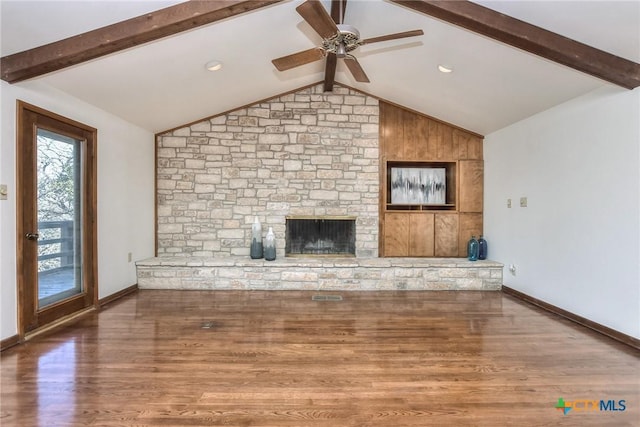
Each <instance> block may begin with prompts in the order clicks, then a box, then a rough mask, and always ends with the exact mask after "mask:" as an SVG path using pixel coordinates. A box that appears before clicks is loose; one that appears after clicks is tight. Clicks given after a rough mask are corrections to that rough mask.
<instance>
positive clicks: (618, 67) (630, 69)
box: [391, 0, 640, 89]
mask: <svg viewBox="0 0 640 427" xmlns="http://www.w3.org/2000/svg"><path fill="white" fill-rule="evenodd" d="M391 2H393V3H396V4H399V5H402V6H405V7H407V8H409V9H412V10H415V11H417V12H420V13H423V14H425V15H428V16H431V17H434V18H437V19H440V20H442V21H445V22H448V23H450V24H454V25H457V26H459V27H462V28H465V29H467V30H470V31H473V32H475V33H478V34H481V35H483V36H486V37H490V38H492V39H495V40H497V41H500V42H502V43H505V44H508V45H510V46H513V47H517V48H519V49H522V50H525V51H527V52H529V53H532V54H534V55H537V56H540V57H542V58H546V59H549V60H551V61H554V62H557V63H559V64H562V65H565V66H567V67H570V68H573V69H574V70H578V71H581V72H583V73H586V74H589V75H591V76H594V77H597V78H599V79H602V80H606V81H608V82H610V83H613V84H615V85H618V86H622V87H624V88H627V89H633V88H636V87H638V86H640V64H638V63H636V62H633V61H630V60H628V59H625V58H621V57H619V56H616V55H613V54H610V53H608V52H605V51H602V50H600V49H596V48H594V47H592V46H588V45H586V44H584V43H580V42H578V41H575V40H572V39H570V38H567V37H564V36H561V35H559V34H556V33H554V32H551V31H548V30H545V29H543V28H540V27H537V26H535V25H532V24H529V23H527V22H524V21H521V20H519V19H516V18H513V17H510V16H508V15H504V14H502V13H500V12H496V11H495V10H492V9H489V8H487V7H484V6H481V5H479V4H476V3H472V2H470V1H447V0H444V1H437V0H435V1H434V0H391Z"/></svg>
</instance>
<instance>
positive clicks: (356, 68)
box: [344, 56, 369, 83]
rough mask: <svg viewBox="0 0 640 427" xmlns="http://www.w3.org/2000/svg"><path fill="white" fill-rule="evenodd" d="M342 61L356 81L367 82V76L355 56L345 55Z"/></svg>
mask: <svg viewBox="0 0 640 427" xmlns="http://www.w3.org/2000/svg"><path fill="white" fill-rule="evenodd" d="M344 62H345V64H347V68H348V69H349V71H351V74H353V77H354V78H355V79H356V81H357V82H363V83H369V77H367V75H366V74H365V72H364V70H363V69H362V66H361V65H360V63H359V62H358V60H357V59H356V58H354V57H353V56H347V57H346V58H344Z"/></svg>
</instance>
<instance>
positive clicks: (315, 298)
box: [311, 295, 342, 301]
mask: <svg viewBox="0 0 640 427" xmlns="http://www.w3.org/2000/svg"><path fill="white" fill-rule="evenodd" d="M311 300H312V301H342V295H314V296H312V297H311Z"/></svg>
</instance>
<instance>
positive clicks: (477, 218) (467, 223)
mask: <svg viewBox="0 0 640 427" xmlns="http://www.w3.org/2000/svg"><path fill="white" fill-rule="evenodd" d="M459 229H460V233H459V234H458V256H461V257H466V256H467V243H468V242H469V239H470V238H471V236H476V239H477V238H479V237H480V235H481V234H482V214H480V213H461V214H460V218H459Z"/></svg>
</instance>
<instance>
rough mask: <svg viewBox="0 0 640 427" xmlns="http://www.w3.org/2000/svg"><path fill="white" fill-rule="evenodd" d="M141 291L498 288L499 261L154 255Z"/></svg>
mask: <svg viewBox="0 0 640 427" xmlns="http://www.w3.org/2000/svg"><path fill="white" fill-rule="evenodd" d="M137 268H138V287H139V288H140V289H214V290H220V289H238V290H253V289H262V290H289V289H303V290H305V289H306V290H347V291H356V290H357V291H396V290H408V291H409V290H410V291H423V290H476V291H489V290H499V289H501V287H502V269H503V266H502V264H499V263H497V262H493V261H475V262H472V261H468V260H466V259H464V258H280V259H277V260H276V261H272V262H270V261H264V260H252V259H250V258H248V257H225V258H206V257H188V258H185V257H158V258H152V259H148V260H144V261H139V262H138V263H137Z"/></svg>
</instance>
